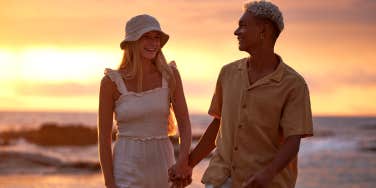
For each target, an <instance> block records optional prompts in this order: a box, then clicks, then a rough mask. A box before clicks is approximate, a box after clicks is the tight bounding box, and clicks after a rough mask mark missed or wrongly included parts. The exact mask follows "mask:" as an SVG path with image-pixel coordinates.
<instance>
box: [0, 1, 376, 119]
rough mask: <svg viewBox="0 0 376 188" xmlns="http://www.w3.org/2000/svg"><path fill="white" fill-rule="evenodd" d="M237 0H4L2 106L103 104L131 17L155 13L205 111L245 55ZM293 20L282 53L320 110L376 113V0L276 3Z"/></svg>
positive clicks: (190, 93)
mask: <svg viewBox="0 0 376 188" xmlns="http://www.w3.org/2000/svg"><path fill="white" fill-rule="evenodd" d="M243 2H244V1H242V0H241V1H240V0H239V1H238V0H232V1H228V0H206V1H205V0H176V1H167V0H159V1H157V0H154V1H132V0H116V1H115V0H113V1H92V0H80V1H74V0H65V1H61V0H59V1H58V0H49V1H47V0H33V1H27V0H23V1H21V0H9V1H8V0H2V1H0V25H1V29H0V67H1V74H0V86H1V87H0V101H1V103H0V110H22V111H25V110H26V111H28V110H48V111H61V110H64V111H96V109H97V105H98V102H97V98H98V88H99V81H100V79H101V77H102V76H103V69H104V68H105V67H111V68H116V67H117V65H118V63H119V61H120V59H121V55H122V53H121V51H120V48H119V42H120V41H121V40H122V38H123V37H124V25H125V22H126V20H128V19H129V18H130V17H132V16H134V15H137V14H141V13H148V14H151V15H153V16H155V17H157V18H158V19H159V21H160V22H161V25H162V29H163V30H165V31H166V32H167V33H169V34H170V41H169V42H168V43H167V45H166V46H165V48H164V52H165V54H166V56H167V59H168V60H175V61H176V62H177V64H178V68H179V71H180V73H181V76H182V78H183V83H184V88H185V93H186V96H187V100H188V105H189V109H190V111H191V112H192V113H201V112H206V110H207V108H208V106H209V103H210V100H211V96H212V93H213V89H214V84H215V81H216V78H217V74H218V72H219V69H220V68H221V67H222V66H223V65H224V64H227V63H229V62H231V61H233V60H236V59H239V58H242V57H246V56H247V54H246V53H244V52H239V51H238V50H237V41H236V38H235V37H234V35H233V31H234V30H235V28H236V26H237V21H238V18H239V16H240V15H241V14H242V4H243ZM273 2H275V3H276V4H278V5H279V7H280V9H281V10H282V12H283V14H284V18H285V30H284V31H283V32H282V34H281V36H280V38H279V40H278V41H277V45H276V52H277V53H279V54H280V55H281V56H282V58H283V59H284V61H285V63H287V64H289V65H290V66H292V67H294V68H295V69H296V70H297V71H298V72H300V73H301V74H302V75H303V76H304V77H305V79H306V81H307V82H308V85H309V88H310V92H311V103H312V111H313V113H314V114H315V115H376V105H375V104H376V63H375V62H376V61H375V60H376V58H375V57H374V55H373V54H372V52H374V51H375V50H376V48H375V43H376V36H375V33H376V19H375V18H376V2H375V1H370V0H333V1H326V0H317V1H303V0H302V1H296V0H279V1H273Z"/></svg>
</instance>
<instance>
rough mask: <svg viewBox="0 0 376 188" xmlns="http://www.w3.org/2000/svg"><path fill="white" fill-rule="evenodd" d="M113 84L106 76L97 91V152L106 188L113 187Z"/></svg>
mask: <svg viewBox="0 0 376 188" xmlns="http://www.w3.org/2000/svg"><path fill="white" fill-rule="evenodd" d="M113 87H114V86H113V83H112V81H111V79H110V78H109V77H107V76H105V77H103V79H102V81H101V86H100V91H99V110H98V143H99V144H98V150H99V159H100V164H101V167H102V172H103V175H104V180H105V185H106V187H108V188H110V187H111V188H113V187H116V186H115V181H114V177H113V166H112V144H111V143H112V122H113V119H112V118H113V108H114V100H113V91H114V88H113Z"/></svg>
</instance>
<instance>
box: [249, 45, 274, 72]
mask: <svg viewBox="0 0 376 188" xmlns="http://www.w3.org/2000/svg"><path fill="white" fill-rule="evenodd" d="M250 55H251V57H250V58H249V62H248V63H249V65H248V66H250V68H251V69H252V70H253V71H255V72H265V71H272V70H274V69H275V68H276V67H277V65H278V64H279V60H278V57H277V55H276V54H275V53H274V50H273V49H270V50H265V49H262V50H255V51H254V52H252V53H250Z"/></svg>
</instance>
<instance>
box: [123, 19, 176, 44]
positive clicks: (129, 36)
mask: <svg viewBox="0 0 376 188" xmlns="http://www.w3.org/2000/svg"><path fill="white" fill-rule="evenodd" d="M149 31H158V32H160V33H161V47H163V46H164V45H165V44H166V42H167V41H168V38H169V36H168V35H167V34H166V33H164V32H163V31H162V29H161V26H160V25H159V22H158V21H157V19H155V18H154V17H153V16H150V15H147V14H142V15H138V16H135V17H133V18H131V19H130V20H129V21H128V22H127V24H126V25H125V39H124V40H123V41H122V42H121V43H120V48H121V49H124V48H125V45H126V44H127V42H131V41H137V40H138V39H140V38H141V36H142V35H143V34H145V33H147V32H149Z"/></svg>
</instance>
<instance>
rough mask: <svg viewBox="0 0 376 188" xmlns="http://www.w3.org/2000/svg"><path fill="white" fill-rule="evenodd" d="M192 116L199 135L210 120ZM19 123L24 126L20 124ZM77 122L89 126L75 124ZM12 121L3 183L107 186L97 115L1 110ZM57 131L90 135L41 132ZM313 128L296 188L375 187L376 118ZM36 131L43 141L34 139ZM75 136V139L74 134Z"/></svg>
mask: <svg viewBox="0 0 376 188" xmlns="http://www.w3.org/2000/svg"><path fill="white" fill-rule="evenodd" d="M12 116H13V117H12ZM75 116H77V117H75ZM67 117H70V118H67ZM17 118H18V119H22V121H18V120H17ZM72 118H73V119H72ZM47 120H49V122H55V123H48V125H49V126H50V127H48V126H47V128H46V126H44V128H43V126H41V125H46V122H47ZM81 120H82V122H81ZM191 120H192V124H193V125H192V126H193V130H194V131H193V132H194V134H195V135H196V136H197V134H199V133H202V132H203V131H204V130H205V127H206V126H207V123H208V122H209V121H210V118H208V117H207V116H206V115H193V116H191ZM17 122H22V123H23V124H21V123H20V124H18V126H16V125H17ZM27 122H31V123H29V124H28V123H27ZM74 122H75V125H78V124H80V125H81V126H84V127H88V128H90V129H87V130H86V129H84V128H82V127H79V126H76V127H75V126H72V123H74ZM13 124H14V125H15V126H13V127H12V129H11V130H14V131H13V133H14V134H13V135H12V136H13V137H12V138H13V139H11V136H9V134H8V137H7V138H8V140H7V141H4V140H5V139H4V134H2V136H3V137H2V139H1V142H0V143H2V144H0V145H1V146H0V187H2V188H3V187H4V188H26V187H28V188H29V187H38V188H44V187H59V188H60V187H61V188H73V187H88V188H97V187H98V188H99V187H104V183H103V177H102V175H101V172H100V167H99V163H98V154H97V146H96V144H93V143H92V142H95V140H94V141H90V138H91V135H92V134H93V133H92V132H91V130H93V129H95V114H75V113H72V114H56V113H55V114H48V113H47V114H38V113H37V114H35V113H34V114H33V113H23V114H22V113H21V114H20V113H17V114H15V113H11V114H10V113H0V130H2V133H4V131H6V130H10V129H9V126H10V125H13ZM54 125H55V126H57V127H59V128H57V127H53V126H54ZM61 127H65V128H61ZM55 129H58V130H60V131H61V130H65V131H67V132H69V131H73V132H77V130H80V132H81V133H80V134H77V135H76V136H79V137H83V136H85V137H87V138H88V139H86V141H85V142H83V141H81V142H79V143H78V142H77V143H76V142H73V143H69V142H67V141H64V140H59V139H56V140H53V141H51V140H49V139H48V136H42V135H44V134H45V133H46V131H47V132H49V131H50V132H51V131H54V130H55ZM314 129H315V136H314V137H311V138H307V139H303V141H302V143H301V147H300V152H299V159H298V160H299V169H298V170H299V176H298V180H297V185H296V187H298V188H314V187H324V188H325V187H328V188H329V187H341V188H343V187H345V188H347V187H348V188H353V187H359V188H363V187H365V188H371V187H375V185H376V138H375V136H374V135H376V118H375V117H315V118H314ZM27 130H34V131H27ZM15 133H17V134H15ZM66 134H69V133H66ZM31 135H34V136H31ZM35 135H37V137H38V138H39V139H35V137H36V136H35ZM47 135H48V134H47ZM70 135H71V137H72V138H71V139H74V137H75V134H73V133H72V134H70ZM0 138H1V137H0ZM56 138H58V136H57V137H56ZM71 139H70V140H71ZM47 142H48V143H47ZM194 143H197V142H194ZM208 163H209V159H205V160H203V161H202V162H201V163H200V164H199V165H198V166H196V167H195V169H194V171H193V183H192V184H191V185H190V186H189V187H192V188H196V187H197V188H198V187H204V186H203V185H202V184H201V183H200V179H201V176H202V174H203V172H204V171H205V169H206V167H207V165H208Z"/></svg>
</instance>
